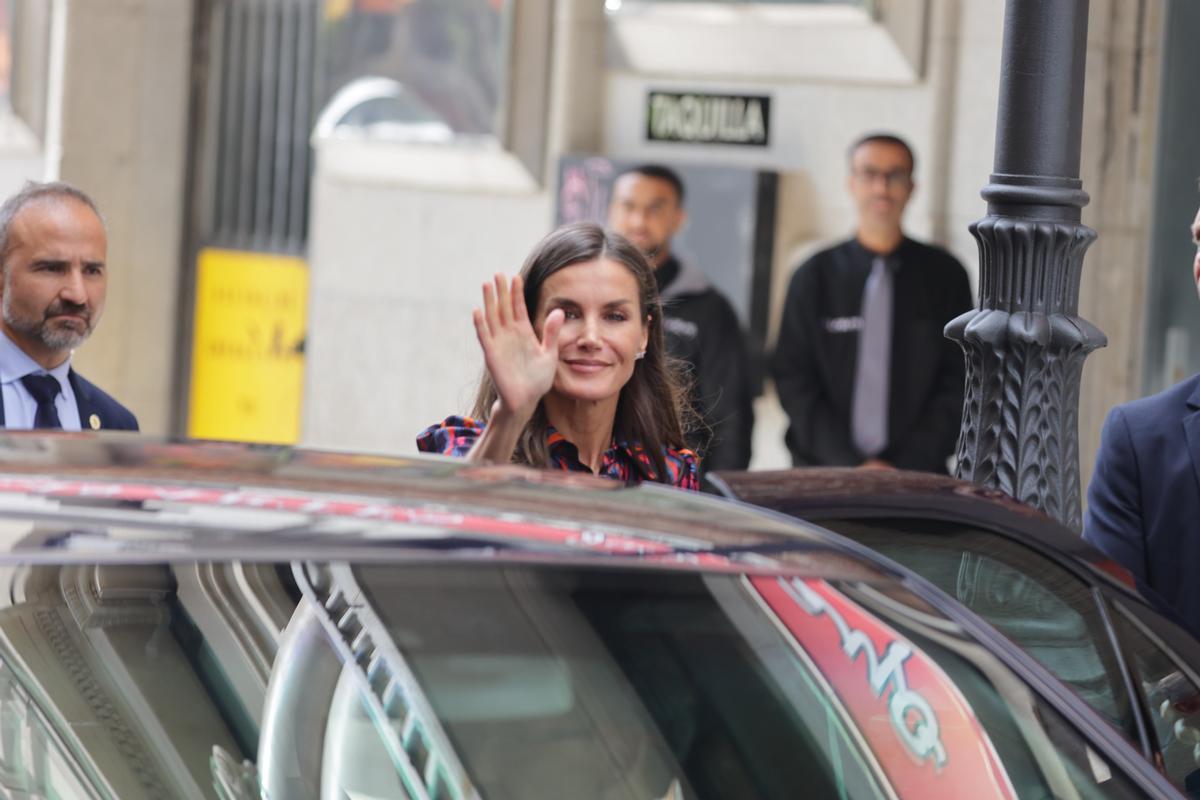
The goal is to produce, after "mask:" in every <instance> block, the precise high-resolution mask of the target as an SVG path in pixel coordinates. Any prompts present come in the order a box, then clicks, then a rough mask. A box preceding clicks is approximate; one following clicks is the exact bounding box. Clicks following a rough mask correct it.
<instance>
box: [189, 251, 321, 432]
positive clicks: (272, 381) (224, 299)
mask: <svg viewBox="0 0 1200 800" xmlns="http://www.w3.org/2000/svg"><path fill="white" fill-rule="evenodd" d="M307 317H308V265H307V264H305V262H304V261H303V260H302V259H299V258H293V257H291V256H280V255H272V254H268V253H250V252H242V251H237V250H216V249H205V250H201V251H200V257H199V259H198V260H197V264H196V309H195V324H194V330H193V334H192V380H191V396H190V403H189V406H188V409H189V411H188V436H192V437H195V438H200V439H225V440H234V441H243V442H264V443H272V444H294V443H295V442H296V441H297V440H298V439H299V438H300V403H301V398H302V396H303V392H304V336H305V328H306V325H307Z"/></svg>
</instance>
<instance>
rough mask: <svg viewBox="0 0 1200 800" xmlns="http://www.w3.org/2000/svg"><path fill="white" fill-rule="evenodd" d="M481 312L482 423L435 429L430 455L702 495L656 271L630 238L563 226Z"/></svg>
mask: <svg viewBox="0 0 1200 800" xmlns="http://www.w3.org/2000/svg"><path fill="white" fill-rule="evenodd" d="M474 317H475V332H476V334H477V336H478V338H479V344H480V347H481V348H482V349H483V357H484V363H485V364H486V366H487V372H486V374H485V375H484V377H483V380H482V382H481V384H480V387H479V393H478V395H477V397H476V400H475V408H474V410H473V412H472V416H471V417H469V418H468V417H450V418H448V419H447V420H446V421H445V422H443V423H441V424H440V425H434V426H432V427H430V428H428V429H427V430H425V431H424V432H423V433H421V435H420V436H419V437H418V438H417V447H418V448H419V449H420V450H422V451H424V452H435V453H446V454H451V455H466V456H467V457H468V458H470V459H472V460H481V461H494V462H509V461H512V462H517V463H521V464H529V465H531V466H535V467H550V468H555V469H563V470H573V471H581V472H592V473H594V474H597V475H604V476H607V477H610V478H615V479H617V480H621V481H624V482H625V483H629V484H633V483H640V482H642V481H644V480H645V481H657V482H660V483H666V484H671V485H674V486H679V487H682V488H685V489H697V488H699V481H698V466H699V465H698V458H697V456H696V454H695V453H693V452H692V451H691V450H687V449H686V448H685V445H684V436H683V423H682V417H683V415H684V413H685V406H684V400H683V397H684V393H683V390H682V387H681V385H680V382H679V380H678V379H677V377H676V376H675V373H674V372H673V371H672V368H671V367H670V365H669V363H668V359H667V356H666V352H665V348H664V342H663V333H662V322H661V321H662V309H661V307H660V306H659V300H658V290H657V288H656V286H655V282H654V275H653V273H652V272H651V268H650V265H649V264H648V263H647V262H646V259H645V258H644V257H643V256H642V254H641V253H640V252H639V251H638V250H637V248H635V247H634V246H633V245H632V244H630V243H629V242H628V241H626V240H625V239H624V238H623V237H621V236H619V235H617V234H615V233H611V232H608V231H605V230H604V229H602V228H601V227H600V226H598V225H592V224H589V223H581V224H577V225H567V226H564V227H562V228H559V229H558V230H556V231H555V232H553V233H551V234H550V235H549V236H547V237H546V238H545V239H543V240H542V241H541V242H540V243H539V244H538V246H537V247H536V248H534V251H533V252H532V253H531V254H530V256H529V258H528V259H527V260H526V262H525V266H524V267H523V268H522V270H521V274H520V275H519V276H518V277H515V278H513V279H512V280H511V281H510V280H509V279H507V278H506V277H504V276H503V275H497V276H496V277H495V280H494V281H492V282H490V283H487V284H484V286H483V308H482V309H476V311H475V314H474Z"/></svg>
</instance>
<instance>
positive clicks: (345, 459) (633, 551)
mask: <svg viewBox="0 0 1200 800" xmlns="http://www.w3.org/2000/svg"><path fill="white" fill-rule="evenodd" d="M30 520H36V521H40V524H39V525H37V526H34V531H35V532H31V529H30V525H29V521H30ZM839 541H840V540H839V539H837V537H835V536H833V535H832V534H829V533H828V532H826V531H823V530H822V529H820V528H818V527H816V526H813V525H808V524H805V523H801V522H797V521H795V520H792V519H788V518H785V517H783V516H782V515H774V514H771V513H768V512H765V511H761V510H756V509H751V508H748V507H746V506H744V505H742V504H738V503H733V502H729V501H727V500H723V499H720V498H717V497H712V496H704V495H700V494H698V493H694V492H684V491H680V490H676V489H672V488H669V487H663V486H657V485H642V486H639V487H625V486H624V485H622V484H620V483H618V482H616V481H612V480H609V479H604V478H596V477H593V476H589V475H580V474H577V473H566V472H558V471H554V470H538V469H530V468H526V467H521V466H517V465H479V464H473V463H470V462H467V461H464V460H462V459H452V458H445V457H440V456H426V455H420V456H411V457H389V456H377V455H362V454H353V453H342V452H331V451H319V450H307V449H302V448H292V447H284V446H275V445H252V444H239V443H223V442H197V441H181V440H172V439H165V438H155V437H150V436H145V435H138V434H125V433H106V434H100V435H96V434H88V433H84V434H70V433H57V434H45V433H19V432H4V433H0V558H5V557H7V559H8V560H12V559H13V558H14V557H20V558H29V557H31V556H32V555H34V554H38V555H39V557H43V558H47V559H56V558H62V557H63V554H64V552H67V551H69V553H70V555H71V557H72V558H73V559H83V558H94V559H99V560H121V559H128V558H139V559H141V558H155V557H160V558H161V557H163V556H164V554H166V555H169V556H170V557H187V556H189V555H190V556H193V557H194V556H199V555H201V554H202V555H203V556H204V557H212V558H219V557H239V558H266V557H273V558H279V556H280V553H281V552H284V553H288V554H289V556H288V557H298V556H296V554H297V553H299V552H300V550H298V549H297V548H302V549H303V552H305V553H308V554H311V555H317V554H319V553H324V554H325V555H326V556H329V554H330V553H331V552H334V551H336V552H337V553H339V554H344V553H346V552H348V551H349V550H351V549H353V550H355V551H366V552H371V553H372V554H374V555H379V554H382V553H384V552H385V551H386V552H387V553H390V554H391V555H396V554H397V553H402V552H403V551H409V552H417V551H420V552H425V553H427V554H428V553H430V552H431V551H435V550H436V551H442V552H444V551H448V550H454V551H455V552H456V553H458V554H461V553H464V552H470V553H473V554H475V555H476V556H479V555H481V554H492V555H495V554H497V553H504V552H508V553H510V554H511V553H514V552H517V551H521V552H536V553H538V554H539V556H542V557H560V558H562V557H585V556H586V557H601V556H608V557H615V558H628V557H630V556H635V557H639V558H642V559H643V560H651V561H657V562H658V563H668V562H669V563H671V564H673V565H684V564H690V565H699V566H701V567H712V568H734V567H736V568H738V569H744V568H745V567H746V565H747V564H757V565H759V566H764V565H766V564H767V563H768V561H776V562H777V561H778V560H779V553H780V551H781V550H786V551H789V559H788V561H789V565H790V568H791V569H795V568H799V567H800V566H801V564H802V563H804V562H806V560H807V563H809V566H810V567H812V566H813V564H812V563H811V560H812V559H814V558H819V559H822V560H823V563H824V564H826V565H832V564H833V562H834V561H837V562H838V563H839V564H841V569H843V570H848V571H849V572H850V573H853V574H855V575H859V576H862V575H873V576H876V577H878V575H880V574H881V573H880V572H879V571H878V565H875V564H872V563H870V560H869V559H864V558H863V557H862V556H861V554H859V555H854V556H850V555H847V554H848V553H849V552H851V551H848V550H845V549H844V548H840V547H839V546H838V542H839ZM800 553H803V554H804V555H800ZM343 557H344V556H343ZM756 558H757V561H756V560H755V559H756ZM827 568H828V566H822V567H821V569H820V572H822V574H824V572H826V571H827ZM802 571H803V570H802ZM885 571H890V570H885Z"/></svg>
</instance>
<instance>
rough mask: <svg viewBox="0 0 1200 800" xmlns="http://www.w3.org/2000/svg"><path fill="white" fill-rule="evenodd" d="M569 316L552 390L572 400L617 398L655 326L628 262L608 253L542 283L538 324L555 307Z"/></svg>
mask: <svg viewBox="0 0 1200 800" xmlns="http://www.w3.org/2000/svg"><path fill="white" fill-rule="evenodd" d="M556 308H557V309H561V310H562V312H563V315H564V322H563V326H562V330H561V331H560V332H559V335H558V344H559V353H558V372H557V374H556V375H555V377H554V387H553V388H552V389H551V390H550V391H551V392H554V393H557V394H559V395H560V396H562V397H564V398H567V399H572V400H591V401H599V400H607V399H610V398H616V396H617V395H619V394H620V392H621V389H622V388H623V387H624V386H625V384H626V383H628V382H629V379H630V378H631V377H632V376H633V370H634V368H635V366H636V364H637V354H638V353H639V352H640V351H644V350H645V349H646V344H647V342H648V341H649V336H650V330H649V325H648V320H647V318H646V315H645V313H644V312H643V311H642V308H641V303H640V302H639V300H638V282H637V278H636V277H634V275H633V273H632V272H630V270H629V268H628V267H625V266H624V265H622V264H621V263H620V262H617V261H613V260H611V259H607V258H600V259H597V260H595V261H584V262H581V263H579V264H572V265H571V266H569V267H563V268H562V269H560V270H558V271H557V272H555V273H554V274H553V275H551V276H550V277H549V278H547V279H546V280H545V282H544V283H543V284H542V287H541V292H540V293H539V297H538V306H537V313H536V315H535V317H534V327H535V329H536V330H537V332H538V335H539V336H541V332H542V323H543V322H544V321H545V319H546V315H547V314H549V313H550V312H551V311H553V310H554V309H556Z"/></svg>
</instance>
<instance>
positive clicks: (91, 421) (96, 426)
mask: <svg viewBox="0 0 1200 800" xmlns="http://www.w3.org/2000/svg"><path fill="white" fill-rule="evenodd" d="M88 425H91V426H92V430H94V431H98V430H100V417H99V415H97V414H92V415H91V416H90V417H88Z"/></svg>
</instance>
